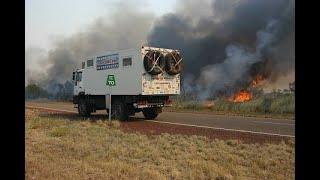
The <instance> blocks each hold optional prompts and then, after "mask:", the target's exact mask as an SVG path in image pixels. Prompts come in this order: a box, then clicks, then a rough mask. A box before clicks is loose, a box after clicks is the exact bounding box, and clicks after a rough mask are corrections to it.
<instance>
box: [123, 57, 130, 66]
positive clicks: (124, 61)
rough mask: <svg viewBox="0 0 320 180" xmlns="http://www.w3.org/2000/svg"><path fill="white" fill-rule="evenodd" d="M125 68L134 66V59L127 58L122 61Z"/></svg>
mask: <svg viewBox="0 0 320 180" xmlns="http://www.w3.org/2000/svg"><path fill="white" fill-rule="evenodd" d="M122 64H123V66H132V58H131V57H127V58H123V59H122Z"/></svg>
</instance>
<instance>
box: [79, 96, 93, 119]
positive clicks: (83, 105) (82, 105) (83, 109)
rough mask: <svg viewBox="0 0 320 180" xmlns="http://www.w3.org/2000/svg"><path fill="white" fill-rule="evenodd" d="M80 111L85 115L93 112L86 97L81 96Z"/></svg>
mask: <svg viewBox="0 0 320 180" xmlns="http://www.w3.org/2000/svg"><path fill="white" fill-rule="evenodd" d="M78 113H79V114H80V115H81V116H83V117H88V116H90V114H91V112H90V111H89V108H88V103H87V102H86V100H85V99H84V98H79V103H78Z"/></svg>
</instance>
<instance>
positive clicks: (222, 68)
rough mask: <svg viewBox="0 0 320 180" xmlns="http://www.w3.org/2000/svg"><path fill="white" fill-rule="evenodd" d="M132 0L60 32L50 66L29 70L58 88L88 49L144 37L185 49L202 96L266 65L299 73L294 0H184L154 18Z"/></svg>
mask: <svg viewBox="0 0 320 180" xmlns="http://www.w3.org/2000/svg"><path fill="white" fill-rule="evenodd" d="M130 2H131V1H130ZM134 3H136V2H133V3H129V4H128V2H122V3H119V4H118V6H117V7H116V8H115V10H114V12H113V14H112V15H111V16H109V17H101V18H99V19H97V20H96V21H95V22H94V23H93V24H91V25H89V26H88V27H86V28H85V30H84V31H81V32H78V33H76V34H74V35H73V36H71V37H68V38H62V39H58V40H56V42H55V44H54V45H55V48H53V49H51V50H50V51H49V52H48V54H47V56H46V57H45V58H43V60H42V62H43V63H42V64H46V65H48V66H49V67H48V68H46V72H45V73H42V74H41V75H39V73H32V71H33V70H28V69H26V71H27V72H28V73H29V74H31V76H30V77H29V78H30V79H36V80H37V81H40V84H41V86H42V87H44V88H46V89H51V91H53V92H56V89H63V88H61V87H60V86H59V85H55V84H62V85H63V84H64V83H66V81H67V80H69V81H70V80H71V75H72V70H74V69H76V68H77V67H80V65H81V62H82V61H83V60H85V58H86V57H89V56H92V55H96V54H100V53H102V52H105V51H108V50H117V49H127V48H132V47H135V46H137V45H142V44H143V43H145V41H147V43H148V45H151V46H156V47H163V48H173V49H180V50H181V52H182V55H183V59H184V72H183V74H184V77H183V79H184V89H185V90H186V91H192V92H202V93H198V94H201V98H205V97H207V96H210V95H212V94H214V92H215V91H217V90H219V89H220V88H222V87H224V86H225V85H226V84H227V85H228V86H236V85H237V84H239V82H242V81H243V80H244V81H246V80H251V79H252V77H254V76H255V75H257V74H261V73H262V74H264V75H265V76H267V77H268V81H270V82H269V84H272V83H274V84H277V83H279V82H278V81H277V80H278V79H279V77H281V76H286V77H287V76H288V74H289V75H290V76H292V75H294V73H292V72H294V68H295V55H294V50H295V45H294V43H295V42H294V39H295V19H294V18H295V16H294V8H295V2H294V0H200V1H192V0H178V2H177V7H176V11H175V12H174V13H169V14H166V15H164V16H162V17H160V18H158V19H156V20H155V17H154V15H153V14H152V13H151V12H146V11H143V9H140V8H138V7H144V6H142V5H140V4H139V3H138V4H136V5H134ZM27 72H26V73H27ZM32 74H34V75H36V76H32ZM39 79H40V80H39ZM285 79H288V78H285ZM289 79H290V78H289ZM281 82H283V80H282V81H281ZM240 84H243V83H240ZM57 87H60V88H57ZM52 89H53V90H52ZM67 89H68V88H67Z"/></svg>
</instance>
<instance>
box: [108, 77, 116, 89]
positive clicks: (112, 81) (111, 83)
mask: <svg viewBox="0 0 320 180" xmlns="http://www.w3.org/2000/svg"><path fill="white" fill-rule="evenodd" d="M106 85H107V86H115V85H116V78H115V77H114V75H110V74H109V75H108V78H107V82H106Z"/></svg>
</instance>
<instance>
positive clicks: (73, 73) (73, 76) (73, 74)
mask: <svg viewBox="0 0 320 180" xmlns="http://www.w3.org/2000/svg"><path fill="white" fill-rule="evenodd" d="M75 74H76V73H75V72H72V81H74V79H75Z"/></svg>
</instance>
